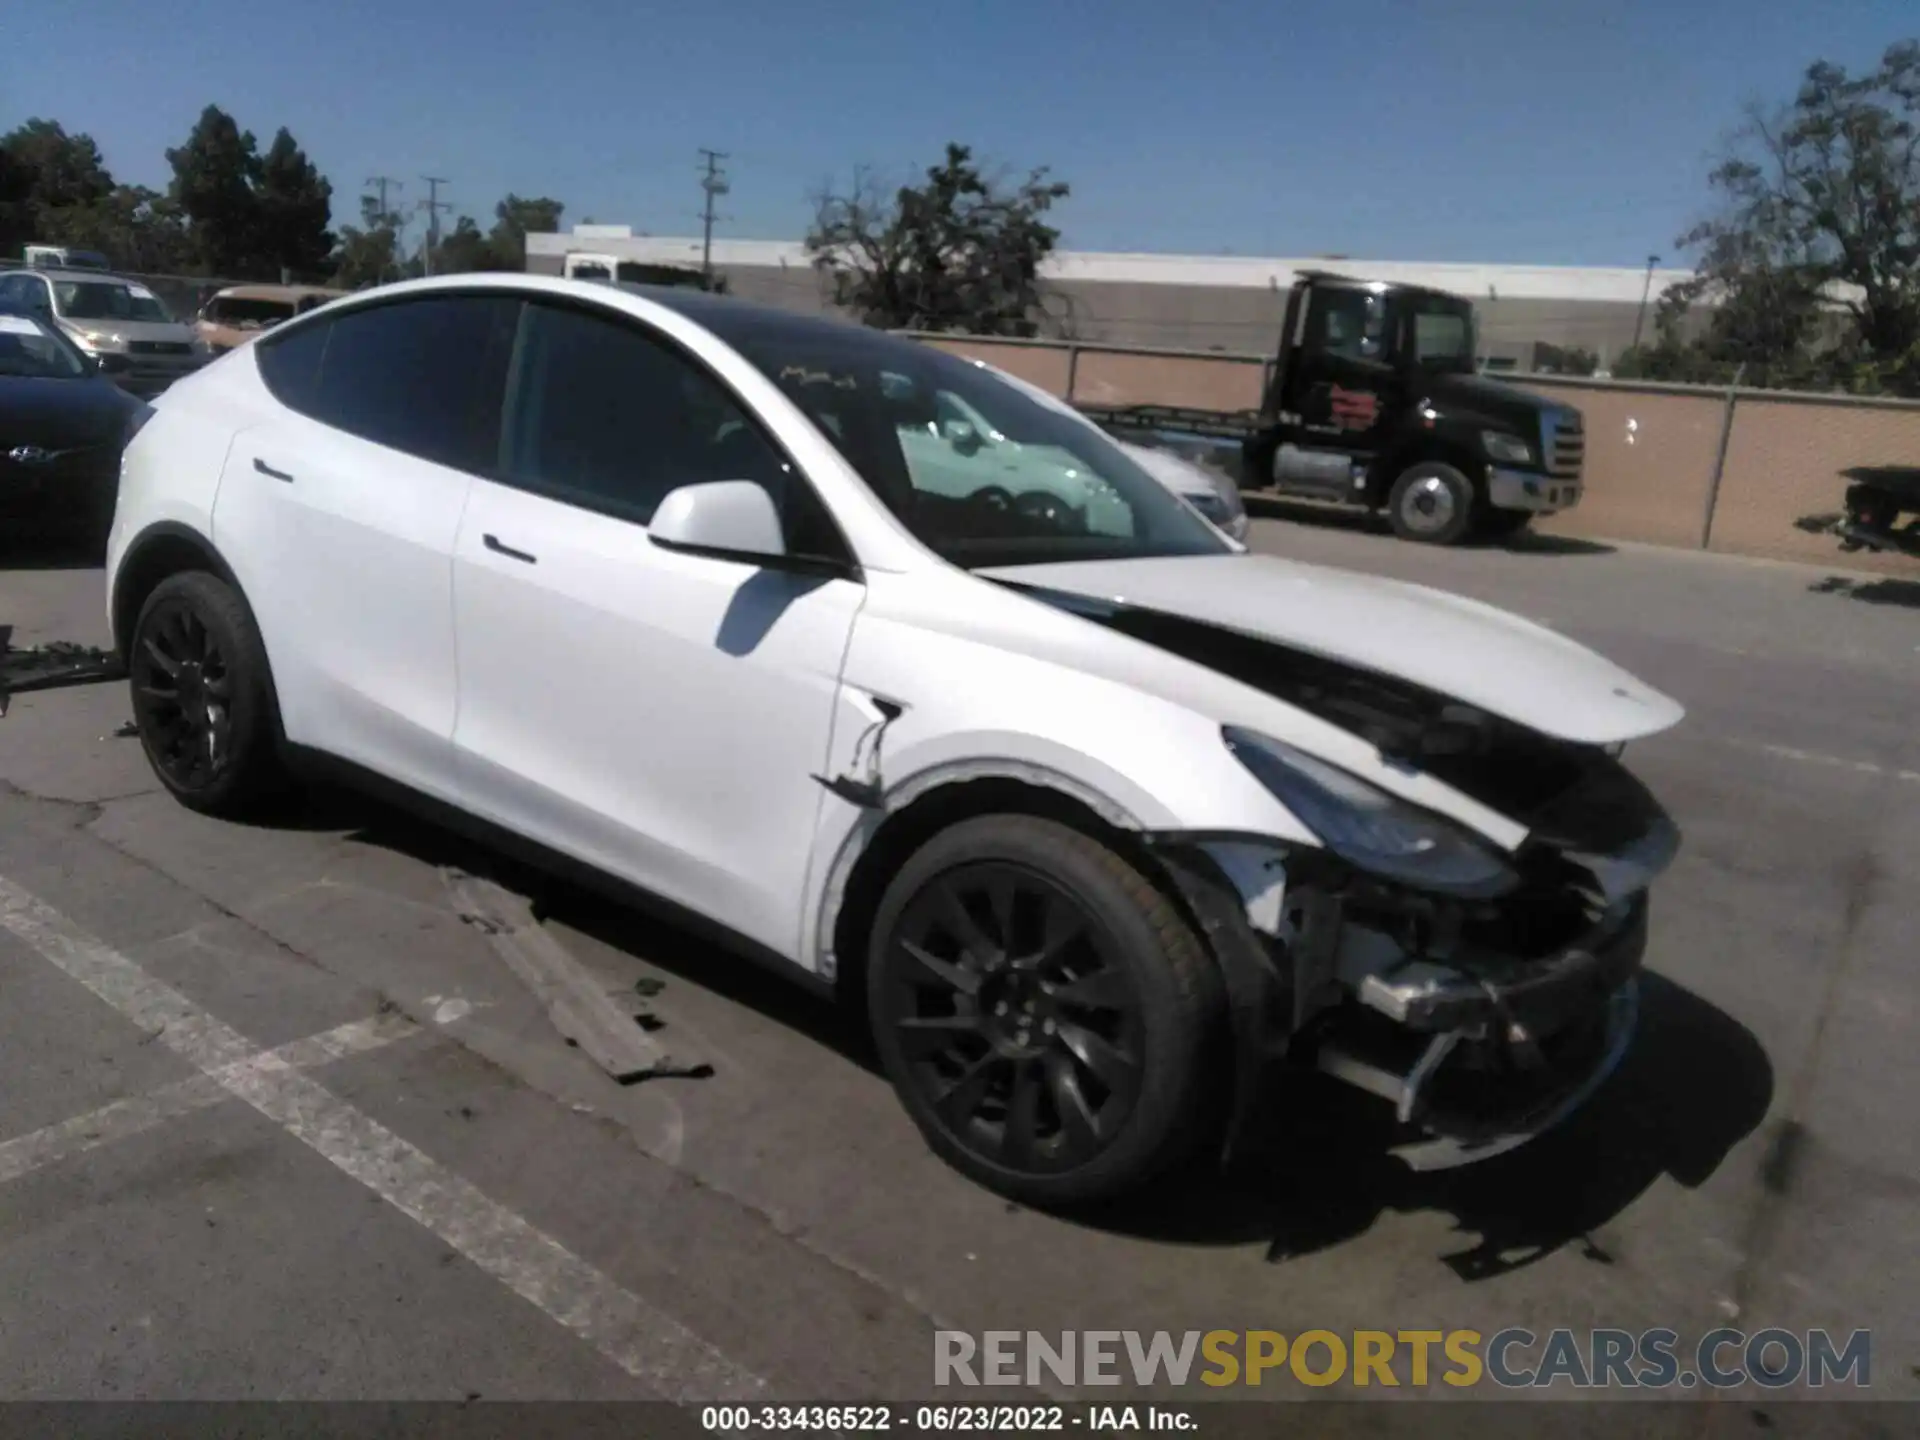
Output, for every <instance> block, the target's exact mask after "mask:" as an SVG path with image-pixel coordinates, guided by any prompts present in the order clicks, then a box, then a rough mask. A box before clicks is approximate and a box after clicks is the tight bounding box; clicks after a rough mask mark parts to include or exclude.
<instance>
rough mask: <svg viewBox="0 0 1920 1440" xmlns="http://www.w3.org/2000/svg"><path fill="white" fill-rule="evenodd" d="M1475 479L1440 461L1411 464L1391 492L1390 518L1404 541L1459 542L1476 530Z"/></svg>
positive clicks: (1389, 497) (1428, 542)
mask: <svg viewBox="0 0 1920 1440" xmlns="http://www.w3.org/2000/svg"><path fill="white" fill-rule="evenodd" d="M1477 508H1478V507H1477V506H1476V504H1475V501H1474V493H1473V482H1472V481H1471V480H1469V479H1467V477H1466V476H1465V475H1463V474H1461V473H1460V472H1459V471H1458V470H1456V469H1454V468H1453V466H1451V465H1446V464H1442V463H1441V462H1440V461H1437V460H1429V461H1424V462H1422V463H1421V464H1418V465H1414V466H1411V467H1410V468H1408V469H1407V470H1405V471H1403V472H1402V473H1401V476H1400V478H1399V479H1398V480H1396V481H1394V482H1393V489H1392V490H1391V491H1390V492H1389V493H1388V495H1387V519H1388V521H1389V522H1390V523H1391V524H1392V525H1393V533H1394V534H1396V535H1398V536H1399V537H1400V538H1401V539H1402V540H1416V541H1419V542H1420V543H1421V544H1424V545H1457V544H1459V543H1460V542H1461V541H1462V540H1464V539H1465V538H1466V537H1467V535H1468V534H1469V533H1470V532H1471V531H1472V529H1473V520H1474V512H1475V510H1476V509H1477Z"/></svg>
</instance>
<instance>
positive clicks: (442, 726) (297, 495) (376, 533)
mask: <svg viewBox="0 0 1920 1440" xmlns="http://www.w3.org/2000/svg"><path fill="white" fill-rule="evenodd" d="M254 358H255V357H254V354H253V352H252V350H251V347H249V348H248V349H247V350H244V351H236V352H234V354H233V355H231V356H229V357H227V358H226V360H225V361H224V362H223V364H222V376H221V385H222V388H223V389H224V390H225V391H226V392H227V393H229V394H236V395H247V396H248V402H249V403H247V404H246V405H245V409H244V413H246V414H248V415H249V416H253V415H257V416H258V417H259V420H258V422H257V423H255V424H251V425H248V426H247V427H246V428H244V429H243V430H241V431H240V432H239V433H238V434H237V435H235V437H234V440H233V445H232V448H231V450H230V451H229V453H228V455H227V462H226V467H225V474H224V476H223V477H222V479H221V482H220V496H219V500H218V502H217V503H216V504H215V506H214V516H213V531H212V539H213V543H214V545H215V546H216V547H218V548H219V550H220V552H221V553H222V554H223V555H225V556H227V557H229V560H228V563H229V564H230V565H232V566H233V569H234V575H235V578H236V579H238V580H239V581H240V584H241V586H242V588H243V590H244V591H245V593H246V595H247V597H248V601H249V603H250V604H251V605H252V606H253V610H254V614H255V617H256V618H257V619H258V621H259V624H260V629H261V634H262V635H263V636H264V637H265V638H266V641H267V646H268V656H269V659H270V660H271V662H272V665H273V671H274V681H275V684H276V686H277V688H278V692H279V697H280V709H281V717H282V723H283V724H284V726H285V727H286V733H287V738H288V739H289V740H291V741H293V742H294V743H296V744H304V745H312V746H316V747H320V748H324V749H326V750H327V751H329V752H330V753H333V754H336V755H339V756H340V757H341V758H343V759H346V760H350V761H352V762H354V763H355V764H359V765H365V766H367V767H368V768H370V769H372V770H375V771H378V772H379V773H381V774H383V775H388V776H391V777H393V778H395V779H399V780H401V781H403V782H404V783H406V784H408V785H411V786H413V787H414V788H416V789H419V790H422V791H424V792H425V793H427V794H429V795H432V796H434V797H435V798H436V799H441V800H456V799H457V798H458V795H459V791H458V788H457V784H456V780H455V776H454V764H453V746H452V738H451V736H452V729H453V718H454V712H455V708H456V706H457V705H458V703H459V691H458V683H457V677H456V673H455V670H454V633H453V558H452V552H453V540H454V535H455V533H456V532H457V530H458V528H459V524H460V516H461V512H462V511H463V510H464V509H465V506H466V501H467V491H468V489H469V487H470V486H471V485H472V484H473V483H474V482H473V480H472V477H470V476H468V475H466V474H464V473H462V472H460V471H457V470H451V469H448V468H446V467H445V466H441V465H435V464H432V463H430V462H428V461H425V460H421V459H417V458H415V457H413V456H411V455H405V454H401V453H398V452H396V451H393V450H390V449H387V448H386V447H384V446H380V445H375V444H373V443H372V442H370V441H366V440H362V439H359V438H358V437H356V436H352V435H347V434H344V433H342V432H340V431H338V430H335V429H332V428H331V427H329V426H326V425H323V424H320V423H319V422H318V421H314V420H309V419H308V418H307V417H305V416H304V415H299V414H296V413H295V412H293V411H290V410H287V409H286V408H284V407H283V406H281V405H279V404H278V403H277V402H276V401H275V400H274V399H273V397H272V395H271V394H270V393H269V392H268V391H267V389H266V386H265V385H264V384H263V383H262V381H261V379H260V375H259V371H258V369H257V368H256V366H255V365H254V363H253V362H254ZM249 392H251V394H250V395H249ZM163 399H164V397H163ZM260 467H265V469H262V468H260ZM269 471H273V472H278V474H280V475H286V476H290V477H292V478H291V479H289V480H282V479H278V478H276V477H275V475H273V474H269V473H267V472H269Z"/></svg>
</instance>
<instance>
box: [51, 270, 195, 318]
mask: <svg viewBox="0 0 1920 1440" xmlns="http://www.w3.org/2000/svg"><path fill="white" fill-rule="evenodd" d="M53 308H54V309H55V310H57V311H59V313H60V314H61V315H63V316H65V317H66V318H67V319H69V320H140V321H146V322H149V323H154V324H161V325H165V324H169V323H171V322H172V320H173V317H172V316H171V315H169V314H168V313H167V307H166V306H164V305H162V304H161V303H160V302H159V300H158V299H156V298H155V296H154V293H153V292H152V291H151V290H149V289H147V288H146V287H145V286H142V285H129V284H127V283H126V282H125V281H122V280H62V281H59V282H58V283H56V284H55V285H54V287H53Z"/></svg>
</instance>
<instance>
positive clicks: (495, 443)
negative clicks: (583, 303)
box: [269, 295, 520, 473]
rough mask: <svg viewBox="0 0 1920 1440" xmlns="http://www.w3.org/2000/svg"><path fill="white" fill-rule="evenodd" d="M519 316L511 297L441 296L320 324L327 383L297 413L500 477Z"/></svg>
mask: <svg viewBox="0 0 1920 1440" xmlns="http://www.w3.org/2000/svg"><path fill="white" fill-rule="evenodd" d="M519 310H520V302H519V301H518V300H517V299H515V298H514V297H512V296H509V295H436V296H433V297H431V298H428V299H421V300H403V301H399V302H397V303H394V304H390V305H375V306H373V307H371V308H369V309H366V310H356V311H353V312H351V313H349V314H346V315H342V316H341V317H340V318H339V319H337V320H333V321H331V322H329V323H328V324H327V325H325V326H323V327H318V328H321V329H324V330H325V332H326V337H327V338H326V349H325V351H324V353H323V354H322V356H321V358H320V365H319V379H318V383H317V384H316V385H315V386H314V388H313V390H312V391H311V394H310V398H309V399H308V400H307V402H306V403H304V404H301V405H299V406H298V407H297V408H300V409H302V410H304V411H306V413H307V414H309V415H311V416H313V418H314V419H316V420H319V421H322V422H324V423H325V424H328V425H332V426H334V427H335V428H336V429H340V430H345V431H347V432H348V433H349V434H353V435H358V436H359V437H360V438H361V439H363V440H371V441H373V442H374V443H375V444H379V445H386V446H390V447H391V448H393V449H395V450H402V451H405V452H406V453H407V454H409V455H417V456H419V457H420V458H421V459H423V460H431V461H434V462H435V463H437V464H440V465H450V466H453V467H454V468H456V469H460V470H469V471H474V472H477V473H492V472H493V470H494V469H495V468H496V464H497V460H498V450H499V436H500V401H501V395H502V393H503V392H504V390H505V387H506V374H507V360H508V357H509V355H510V354H511V353H512V346H513V328H514V325H515V323H516V322H517V320H518V318H519ZM313 328H315V327H305V328H303V329H301V330H298V331H295V332H293V333H292V334H291V335H289V336H288V337H287V338H286V340H275V341H274V342H272V348H273V349H275V350H278V349H281V348H283V347H284V346H287V345H289V344H291V343H293V342H295V341H297V340H299V339H300V338H301V337H302V336H304V335H306V334H307V333H309V332H310V331H311V330H312V329H313ZM269 383H271V382H269Z"/></svg>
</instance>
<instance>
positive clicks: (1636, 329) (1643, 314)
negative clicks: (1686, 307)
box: [1633, 255, 1660, 350]
mask: <svg viewBox="0 0 1920 1440" xmlns="http://www.w3.org/2000/svg"><path fill="white" fill-rule="evenodd" d="M1659 263H1660V257H1659V256H1658V255H1649V256H1647V283H1646V284H1644V285H1642V286H1641V287H1640V313H1639V314H1638V315H1636V316H1635V317H1634V320H1633V348H1634V349H1636V350H1638V349H1639V348H1640V327H1641V326H1643V325H1645V324H1646V323H1647V297H1648V296H1649V295H1651V294H1652V293H1653V267H1654V266H1656V265H1658V264H1659Z"/></svg>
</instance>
